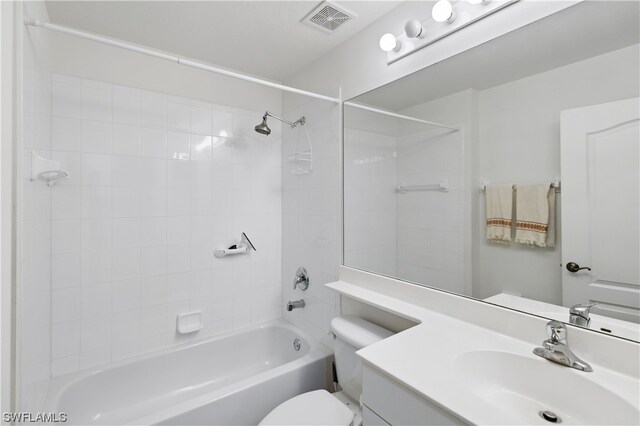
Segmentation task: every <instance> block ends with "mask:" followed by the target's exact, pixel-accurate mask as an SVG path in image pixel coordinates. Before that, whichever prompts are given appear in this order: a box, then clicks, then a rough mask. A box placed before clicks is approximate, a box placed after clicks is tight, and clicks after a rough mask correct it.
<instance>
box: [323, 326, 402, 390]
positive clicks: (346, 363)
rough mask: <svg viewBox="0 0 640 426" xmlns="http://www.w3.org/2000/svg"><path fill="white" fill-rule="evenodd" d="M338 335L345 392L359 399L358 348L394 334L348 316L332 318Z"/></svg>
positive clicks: (338, 358) (338, 359)
mask: <svg viewBox="0 0 640 426" xmlns="http://www.w3.org/2000/svg"><path fill="white" fill-rule="evenodd" d="M331 330H332V331H333V333H334V334H335V335H336V340H335V342H334V346H333V347H334V352H335V356H336V370H337V372H338V382H339V383H340V386H341V387H342V390H343V391H344V393H346V394H347V395H348V396H349V397H351V398H352V399H353V400H355V401H360V394H362V360H361V359H360V357H359V356H358V355H356V351H358V350H360V349H362V348H364V347H366V346H369V345H371V344H373V343H376V342H379V341H380V340H382V339H385V338H387V337H389V336H391V335H393V334H394V333H393V332H392V331H389V330H387V329H386V328H383V327H380V326H378V325H375V324H373V323H371V322H369V321H366V320H363V319H362V318H358V317H354V316H350V315H344V316H339V317H335V318H334V319H332V320H331Z"/></svg>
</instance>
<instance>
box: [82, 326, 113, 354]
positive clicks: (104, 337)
mask: <svg viewBox="0 0 640 426" xmlns="http://www.w3.org/2000/svg"><path fill="white" fill-rule="evenodd" d="M109 346H111V316H110V315H100V316H95V317H93V318H87V319H86V320H83V321H82V325H81V326H80V350H81V352H82V353H83V354H84V353H86V352H93V350H95V349H103V350H102V351H101V352H106V353H109V352H110V351H109ZM105 349H106V350H105ZM89 358H90V359H92V360H94V361H93V362H99V361H95V360H96V358H97V359H98V360H100V359H103V360H104V358H105V357H99V356H97V355H96V354H92V355H91V356H90V357H89ZM107 358H110V357H107ZM87 361H89V360H87Z"/></svg>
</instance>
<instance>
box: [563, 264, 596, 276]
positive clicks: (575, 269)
mask: <svg viewBox="0 0 640 426" xmlns="http://www.w3.org/2000/svg"><path fill="white" fill-rule="evenodd" d="M583 269H586V270H587V271H590V270H591V268H589V267H588V266H583V267H580V265H578V264H577V263H576V262H569V263H567V271H569V272H572V273H574V274H575V273H576V272H578V271H581V270H583Z"/></svg>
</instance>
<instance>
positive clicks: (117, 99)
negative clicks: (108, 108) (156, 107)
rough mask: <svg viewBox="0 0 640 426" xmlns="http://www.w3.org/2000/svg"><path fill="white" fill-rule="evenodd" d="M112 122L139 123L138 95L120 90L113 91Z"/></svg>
mask: <svg viewBox="0 0 640 426" xmlns="http://www.w3.org/2000/svg"><path fill="white" fill-rule="evenodd" d="M113 122H114V123H121V124H132V125H139V124H140V96H139V95H138V94H134V93H127V92H123V91H120V90H117V89H116V90H114V92H113Z"/></svg>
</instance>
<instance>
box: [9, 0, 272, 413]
mask: <svg viewBox="0 0 640 426" xmlns="http://www.w3.org/2000/svg"><path fill="white" fill-rule="evenodd" d="M29 4H31V3H29ZM34 4H35V3H34ZM43 10H44V9H43ZM45 12H46V11H45ZM29 14H30V15H31V16H37V15H36V14H35V12H31V11H30V12H29ZM39 17H40V18H42V19H44V20H46V19H47V17H46V16H44V17H43V16H39ZM25 37H26V39H37V40H46V41H47V42H48V44H46V45H42V46H41V45H38V46H35V47H33V48H32V50H31V53H32V54H33V55H50V58H48V59H49V61H48V62H47V63H50V64H51V68H52V69H53V70H54V71H57V73H56V74H54V75H55V77H54V78H53V82H52V80H51V77H50V76H46V78H45V79H44V80H43V81H48V86H47V85H46V84H44V83H42V84H40V85H37V84H36V83H37V81H36V80H35V77H33V78H31V80H28V81H27V83H28V84H26V85H25V89H26V95H29V98H28V99H26V101H25V102H27V101H30V100H31V98H35V97H36V96H35V94H34V93H32V92H34V91H36V92H37V93H40V92H46V90H42V89H43V88H44V89H48V91H49V98H48V100H47V99H46V98H45V99H44V100H43V101H42V106H38V108H41V109H43V110H42V111H41V110H40V109H37V108H35V107H34V105H40V104H33V102H30V103H29V104H28V105H26V107H25V110H26V111H28V113H29V116H30V117H32V118H33V119H32V120H31V121H29V125H28V126H27V125H26V123H25V130H26V132H27V133H26V135H27V136H29V137H27V138H25V147H24V148H25V150H26V149H28V148H31V146H32V145H33V147H34V148H36V149H37V150H38V152H39V153H40V154H41V155H42V156H45V157H52V158H55V159H57V160H59V161H60V162H61V163H62V167H63V168H64V169H66V170H68V171H69V172H70V173H71V175H70V177H69V179H68V180H66V181H65V182H63V183H60V184H59V185H57V186H55V187H54V188H52V189H49V188H47V187H46V186H44V185H43V183H42V182H35V183H30V182H27V181H26V175H24V174H23V175H22V176H23V178H25V179H24V180H23V182H24V185H25V191H24V192H25V200H24V202H21V201H19V202H18V208H19V209H23V208H24V212H25V220H29V221H30V222H29V226H24V229H25V233H24V238H22V237H20V238H19V242H20V244H21V243H22V241H24V244H25V254H26V255H25V261H30V262H31V263H29V265H28V267H25V268H24V270H25V277H24V278H25V279H24V282H23V283H22V284H21V290H23V291H24V293H25V297H24V298H23V299H24V301H25V308H24V309H25V315H26V316H27V317H28V318H29V320H28V322H27V321H25V322H24V323H25V324H29V326H30V327H38V333H35V332H34V333H31V334H29V333H26V332H22V331H21V333H20V334H21V336H22V335H24V337H25V339H26V340H25V343H24V348H23V350H22V352H21V361H24V363H25V367H24V368H23V369H22V371H23V375H22V378H23V379H25V381H29V382H35V381H40V382H39V383H41V384H42V386H40V387H38V388H37V389H35V390H32V388H33V387H28V386H24V389H25V396H27V398H25V399H24V401H23V404H22V405H21V407H22V408H30V409H36V408H39V403H40V402H41V401H42V397H43V396H44V391H46V384H47V383H48V379H49V378H50V377H51V376H57V375H60V374H65V373H68V372H72V371H76V370H79V369H84V368H89V367H93V366H98V365H108V364H109V363H111V362H114V361H117V360H120V359H123V358H127V357H130V356H134V355H136V354H138V353H142V352H146V351H149V350H154V349H160V348H163V347H168V346H172V345H175V344H179V343H183V342H188V341H190V340H193V339H199V338H203V337H206V336H211V335H213V334H218V333H222V332H225V331H231V330H235V329H239V328H242V327H246V326H248V325H252V324H256V323H261V322H264V321H267V320H270V319H273V318H277V317H279V316H280V315H281V306H282V305H281V302H282V300H281V285H280V281H281V234H282V233H281V226H282V221H281V208H282V207H281V189H280V186H281V176H280V172H281V165H280V154H281V143H280V136H281V134H280V125H279V123H278V122H277V121H271V122H270V123H269V125H270V127H271V128H272V130H273V133H272V134H271V135H270V136H269V137H268V138H266V137H264V136H261V135H258V134H257V133H255V132H254V131H253V126H255V125H256V124H257V123H258V122H259V121H260V119H261V116H262V114H263V113H264V111H265V110H267V109H269V110H272V111H274V112H278V111H279V110H280V105H281V94H280V92H279V91H276V90H272V89H267V88H264V87H262V86H258V85H255V84H251V83H246V82H239V81H236V80H233V79H229V78H226V77H219V76H215V75H212V74H210V73H207V72H204V71H198V70H192V69H188V68H186V67H183V66H180V65H177V64H173V63H168V62H163V61H161V60H157V59H152V58H147V57H144V56H142V55H139V54H134V53H130V52H125V51H122V50H119V49H115V48H112V47H108V46H102V45H99V44H96V43H92V42H88V41H83V40H77V39H73V38H70V37H68V36H63V35H59V34H54V33H51V32H48V31H45V30H43V29H37V28H32V27H29V28H27V29H26V30H25ZM34 76H36V74H34ZM38 81H39V80H38ZM52 86H53V87H52ZM52 90H53V100H52V99H51V91H52ZM37 93H36V94H37ZM37 98H38V99H39V100H40V99H41V96H39V95H38V97H37ZM34 120H35V122H34ZM37 132H42V137H40V135H38V134H37ZM24 173H26V169H25V171H24ZM31 194H35V196H31ZM23 206H24V207H23ZM32 224H33V225H34V226H31V225H32ZM36 225H37V226H36ZM243 231H244V232H246V233H247V234H248V235H249V237H250V238H251V239H252V241H253V242H254V244H255V245H256V247H257V249H258V251H257V252H252V253H251V254H250V255H249V256H240V257H237V258H224V259H215V258H214V257H213V250H214V249H215V248H218V247H221V246H228V245H231V244H232V243H235V242H237V240H238V239H239V237H240V233H241V232H243ZM31 260H32V261H31ZM35 291H37V293H38V294H37V297H36V296H33V293H34V292H35ZM196 309H197V310H202V311H203V313H204V318H205V328H204V330H203V331H201V332H199V333H197V334H196V335H195V336H189V337H181V336H178V335H177V334H176V332H175V321H176V315H177V313H179V312H187V311H190V310H196ZM25 383H26V382H25ZM25 383H22V384H25ZM27 392H28V395H27Z"/></svg>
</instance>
